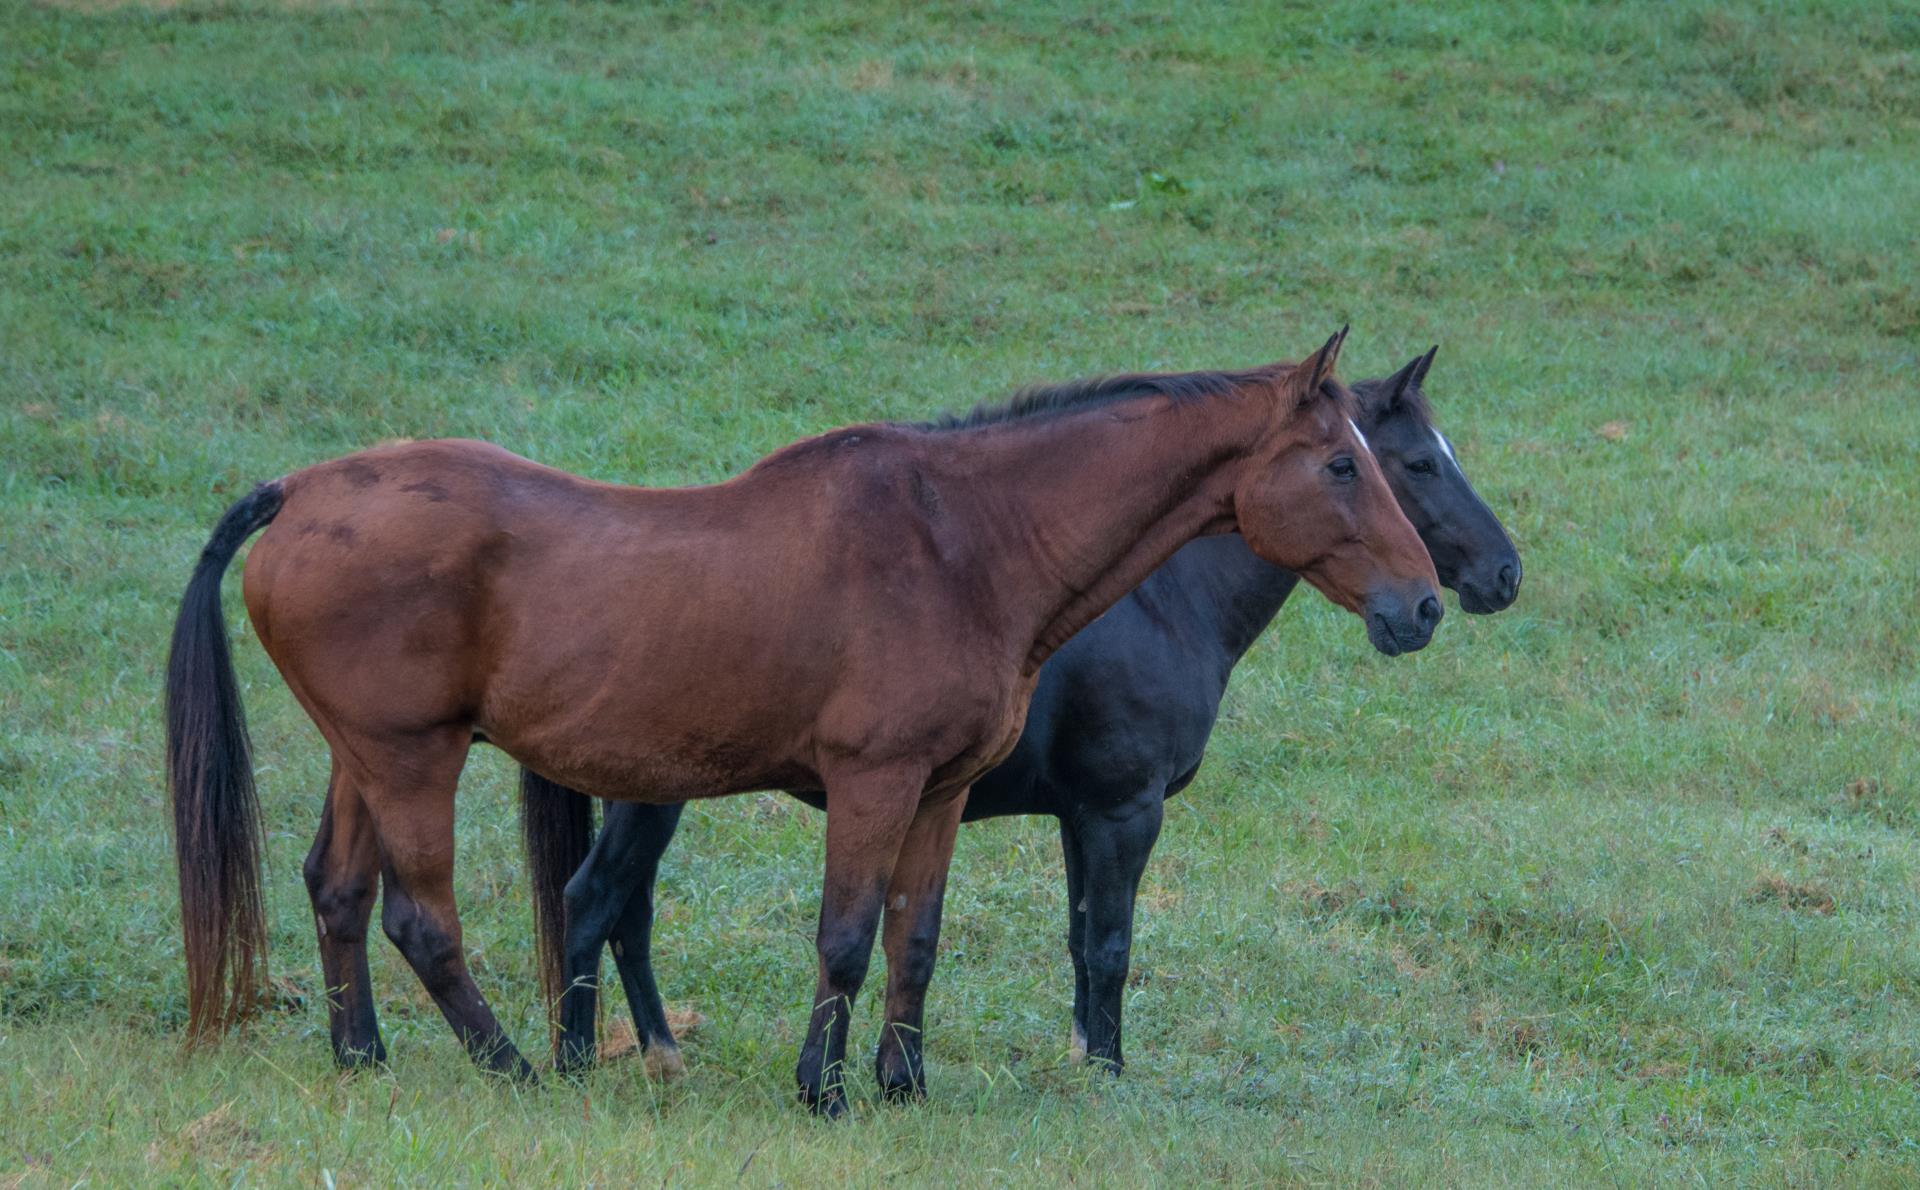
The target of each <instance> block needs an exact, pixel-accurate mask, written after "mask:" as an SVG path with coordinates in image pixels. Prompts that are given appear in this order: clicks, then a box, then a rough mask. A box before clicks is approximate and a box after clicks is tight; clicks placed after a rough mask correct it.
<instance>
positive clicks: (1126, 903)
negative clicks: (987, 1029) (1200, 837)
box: [1072, 788, 1165, 1074]
mask: <svg viewBox="0 0 1920 1190" xmlns="http://www.w3.org/2000/svg"><path fill="white" fill-rule="evenodd" d="M1164 813H1165V799H1164V798H1163V796H1162V794H1161V792H1160V790H1159V789H1157V788H1155V789H1149V790H1146V791H1144V792H1143V793H1142V794H1141V795H1140V796H1138V797H1135V798H1133V799H1132V800H1130V801H1129V802H1127V803H1126V804H1124V805H1122V806H1116V807H1113V808H1111V809H1102V810H1099V811H1092V812H1088V813H1085V814H1082V815H1081V816H1080V817H1079V820H1078V821H1077V822H1075V824H1074V827H1073V832H1072V833H1073V840H1072V841H1073V842H1077V843H1078V844H1079V850H1080V863H1081V879H1082V880H1083V881H1084V882H1085V888H1084V896H1085V898H1086V901H1085V903H1086V906H1087V910H1086V913H1085V915H1084V916H1085V917H1086V925H1085V930H1086V933H1085V940H1084V944H1083V945H1084V951H1085V962H1086V969H1087V1005H1086V1015H1085V1017H1084V1018H1083V1024H1084V1027H1085V1028H1086V1045H1087V1060H1088V1061H1089V1062H1093V1063H1096V1064H1099V1065H1103V1066H1105V1067H1107V1068H1108V1069H1109V1070H1112V1071H1113V1072H1114V1073H1116V1074H1117V1073H1119V1071H1120V1069H1121V1067H1122V1066H1123V1065H1124V1064H1125V1060H1124V1059H1123V1058H1122V1056H1121V1053H1120V1014H1121V1004H1122V1001H1123V1000H1124V999H1125V997H1126V990H1127V966H1128V963H1129V961H1130V959H1131V957H1132V950H1133V903H1134V897H1135V896H1136V895H1137V894H1138V893H1139V891H1140V875H1141V873H1142V872H1144V871H1146V867H1147V858H1148V857H1149V856H1150V855H1152V854H1153V844H1154V842H1155V840H1157V839H1158V838H1159V837H1160V821H1161V818H1162V816H1163V814H1164Z"/></svg>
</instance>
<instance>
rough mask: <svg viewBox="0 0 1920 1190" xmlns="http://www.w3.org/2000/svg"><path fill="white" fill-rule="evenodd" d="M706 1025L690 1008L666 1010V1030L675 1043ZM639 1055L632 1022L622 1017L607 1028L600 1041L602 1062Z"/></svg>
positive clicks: (699, 1015)
mask: <svg viewBox="0 0 1920 1190" xmlns="http://www.w3.org/2000/svg"><path fill="white" fill-rule="evenodd" d="M706 1024H707V1018H706V1016H705V1015H704V1014H702V1013H700V1012H698V1011H696V1010H694V1009H692V1008H668V1009H667V1028H669V1029H671V1030H673V1039H674V1040H675V1041H685V1040H686V1039H687V1038H689V1037H691V1036H693V1035H694V1034H695V1033H698V1032H699V1031H700V1030H701V1029H704V1028H705V1027H706ZM639 1053H640V1038H639V1036H638V1035H636V1034H635V1033H634V1031H633V1022H632V1021H630V1020H627V1019H626V1018H625V1017H622V1018H621V1019H619V1020H616V1021H614V1022H613V1023H612V1024H610V1025H608V1026H607V1031H606V1035H605V1036H604V1037H603V1038H602V1039H601V1041H600V1059H601V1060H602V1061H611V1060H613V1059H615V1058H631V1057H634V1056H635V1055H637V1054H639Z"/></svg>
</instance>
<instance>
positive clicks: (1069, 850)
mask: <svg viewBox="0 0 1920 1190" xmlns="http://www.w3.org/2000/svg"><path fill="white" fill-rule="evenodd" d="M1060 852H1061V854H1062V855H1063V856H1065V857H1066V861H1067V956H1068V957H1069V958H1071V959H1072V960H1073V1045H1072V1050H1071V1052H1072V1055H1073V1060H1074V1061H1076V1062H1084V1061H1085V1060H1086V1057H1087V905H1086V896H1087V885H1086V880H1085V878H1084V877H1083V876H1082V874H1081V866H1080V841H1079V840H1078V839H1077V838H1075V837H1074V834H1073V827H1072V826H1071V825H1069V820H1068V819H1065V818H1062V819H1061V820H1060Z"/></svg>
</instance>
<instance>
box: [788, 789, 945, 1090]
mask: <svg viewBox="0 0 1920 1190" xmlns="http://www.w3.org/2000/svg"><path fill="white" fill-rule="evenodd" d="M927 772H928V770H927V768H926V766H924V765H921V766H919V767H915V768H907V767H894V768H884V769H869V770H864V771H860V772H857V773H849V774H823V775H824V776H826V786H827V875H826V882H825V885H824V886H823V887H822V889H821V893H820V932H819V935H818V937H817V940H816V944H817V947H818V950H819V953H820V981H819V984H818V985H817V986H816V988H815V990H814V994H813V1013H812V1016H811V1018H810V1019H809V1020H808V1022H807V1040H806V1044H805V1045H804V1046H802V1047H801V1049H800V1064H799V1066H798V1068H797V1069H796V1070H795V1075H796V1076H797V1077H798V1079H799V1081H800V1098H801V1101H802V1102H804V1103H805V1104H806V1105H807V1106H808V1107H810V1108H812V1109H813V1110H814V1111H815V1112H816V1113H818V1114H820V1115H826V1116H839V1115H842V1114H844V1113H845V1112H846V1110H847V1102H846V1057H847V1023H848V1018H849V1017H850V1016H851V1015H852V1013H853V998H854V997H855V996H856V995H858V994H859V992H860V984H861V982H862V981H863V980H864V979H865V978H866V974H867V960H868V959H869V958H871V957H872V955H873V935H874V931H875V930H876V929H877V928H878V926H879V924H880V906H881V902H882V900H883V898H884V897H885V896H886V891H887V883H888V881H890V880H891V879H892V878H893V869H894V863H895V861H896V860H897V859H898V858H899V855H900V846H901V843H902V841H903V840H905V838H906V836H907V828H908V826H909V824H911V823H912V822H913V818H914V813H915V811H916V810H917V809H918V808H919V804H920V794H921V791H922V790H923V789H924V788H925V787H926V780H927Z"/></svg>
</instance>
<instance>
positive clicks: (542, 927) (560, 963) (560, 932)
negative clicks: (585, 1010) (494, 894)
mask: <svg viewBox="0 0 1920 1190" xmlns="http://www.w3.org/2000/svg"><path fill="white" fill-rule="evenodd" d="M520 837H521V839H522V840H523V841H524V842H525V844H526V848H527V872H528V875H529V876H530V877H531V878H532V882H533V940H534V949H535V953H536V957H537V961H538V962H539V964H540V989H541V991H542V992H543V993H544V994H545V995H546V1000H547V1010H548V1012H549V1013H552V1012H554V1011H557V1010H558V1008H559V1006H560V993H561V992H563V991H565V990H566V982H565V981H566V970H567V968H566V957H567V956H566V946H567V942H566V939H567V881H569V880H571V879H573V874H574V873H575V872H576V871H578V870H579V868H580V865H581V864H583V863H585V862H586V860H587V852H588V851H589V850H591V849H592V847H593V799H592V798H590V797H588V796H587V795H586V794H584V793H581V792H579V791H578V790H575V789H569V788H568V787H566V786H565V785H562V784H560V783H559V782H557V781H549V780H547V779H546V778H545V777H542V776H541V775H540V774H539V773H536V772H534V771H533V770H532V769H529V768H522V769H521V770H520Z"/></svg>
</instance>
